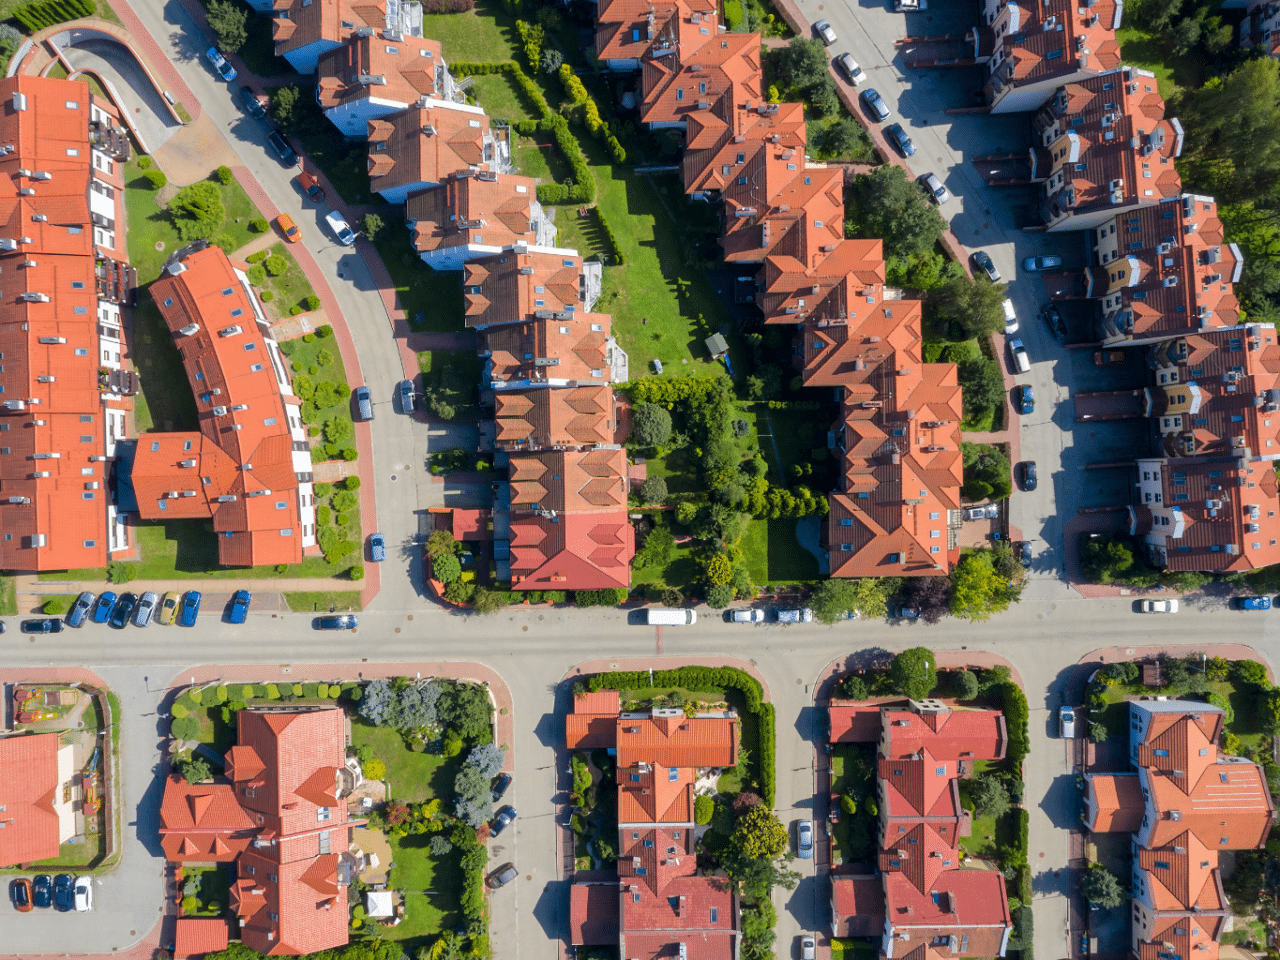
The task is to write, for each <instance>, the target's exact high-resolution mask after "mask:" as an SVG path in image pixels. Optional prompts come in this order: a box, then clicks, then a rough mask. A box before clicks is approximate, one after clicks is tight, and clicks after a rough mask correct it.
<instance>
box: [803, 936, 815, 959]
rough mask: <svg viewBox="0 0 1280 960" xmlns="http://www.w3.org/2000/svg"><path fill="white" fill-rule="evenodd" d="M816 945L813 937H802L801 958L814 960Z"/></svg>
mask: <svg viewBox="0 0 1280 960" xmlns="http://www.w3.org/2000/svg"><path fill="white" fill-rule="evenodd" d="M813 958H814V945H813V937H801V938H800V960H813Z"/></svg>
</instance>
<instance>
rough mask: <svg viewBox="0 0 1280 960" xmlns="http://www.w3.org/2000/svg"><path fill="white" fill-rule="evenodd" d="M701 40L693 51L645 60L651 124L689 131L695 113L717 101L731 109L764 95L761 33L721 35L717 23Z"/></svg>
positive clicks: (645, 112)
mask: <svg viewBox="0 0 1280 960" xmlns="http://www.w3.org/2000/svg"><path fill="white" fill-rule="evenodd" d="M691 26H692V25H691ZM703 30H706V31H707V33H705V34H703V33H702V31H703ZM698 39H700V40H702V41H703V42H701V44H700V45H698V46H696V48H694V49H692V50H690V49H688V48H687V47H683V46H680V47H678V48H677V50H676V52H675V53H674V54H672V55H666V56H653V57H650V58H648V59H646V60H645V61H644V62H643V63H642V65H641V71H642V73H641V77H642V80H641V83H642V90H643V98H642V101H641V105H640V119H641V121H643V122H644V123H647V124H649V126H650V127H651V128H653V129H661V128H665V127H676V128H680V129H683V128H684V126H685V122H686V119H687V117H688V115H689V114H691V113H695V112H697V111H699V110H706V109H709V108H710V107H711V106H712V105H713V104H716V103H720V104H721V107H720V109H722V110H725V109H726V108H727V105H728V104H736V103H741V102H744V101H747V100H752V101H754V102H756V103H759V102H760V101H761V100H763V99H764V97H763V96H762V94H761V90H760V81H761V73H760V37H759V35H758V34H754V33H725V34H719V35H716V31H715V26H714V24H711V25H706V24H702V25H699V37H698ZM655 52H656V51H655Z"/></svg>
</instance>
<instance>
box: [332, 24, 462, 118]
mask: <svg viewBox="0 0 1280 960" xmlns="http://www.w3.org/2000/svg"><path fill="white" fill-rule="evenodd" d="M316 76H317V79H318V80H319V83H318V84H317V86H316V101H317V102H318V103H319V104H320V108H321V109H322V110H324V115H325V116H326V117H328V118H329V121H330V122H331V123H332V124H333V125H334V126H336V127H337V128H338V129H339V130H341V131H342V133H343V134H344V135H345V136H348V137H363V136H364V135H365V133H366V132H367V125H368V123H369V121H371V120H376V119H377V118H378V117H385V116H389V115H391V114H395V113H399V112H400V111H402V110H407V109H408V108H409V107H411V106H413V105H414V104H418V105H420V106H421V105H427V104H430V103H431V102H432V101H434V102H436V103H441V102H448V101H450V100H451V99H452V97H453V95H454V93H455V92H456V90H457V84H455V83H454V82H453V77H452V76H450V75H449V68H448V67H447V66H446V65H445V62H444V53H443V51H442V50H441V47H440V44H439V42H438V41H436V40H430V39H427V38H425V37H422V36H412V35H402V36H401V37H400V38H399V39H398V40H395V41H394V42H390V41H389V39H388V38H387V37H386V36H385V35H384V36H381V37H375V36H374V35H373V33H372V32H367V33H363V34H360V33H353V34H351V35H349V36H348V37H347V39H346V42H345V43H343V44H342V45H340V46H336V47H334V48H332V49H330V50H326V51H325V52H324V53H322V54H320V56H319V59H318V60H317V62H316ZM459 106H461V105H460V104H459ZM470 112H475V113H481V112H482V111H480V110H479V109H478V108H472V110H471V111H470Z"/></svg>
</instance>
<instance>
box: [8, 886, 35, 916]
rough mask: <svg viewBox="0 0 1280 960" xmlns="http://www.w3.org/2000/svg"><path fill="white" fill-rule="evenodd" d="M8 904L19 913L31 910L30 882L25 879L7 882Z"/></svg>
mask: <svg viewBox="0 0 1280 960" xmlns="http://www.w3.org/2000/svg"><path fill="white" fill-rule="evenodd" d="M9 902H10V903H12V904H13V909H15V910H17V911H18V912H19V913H27V912H28V911H30V909H31V881H30V880H28V879H27V878H26V877H18V879H16V880H11V881H9Z"/></svg>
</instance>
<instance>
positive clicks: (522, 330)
mask: <svg viewBox="0 0 1280 960" xmlns="http://www.w3.org/2000/svg"><path fill="white" fill-rule="evenodd" d="M616 348H617V344H616V342H615V341H614V339H613V336H612V335H611V334H610V332H609V316H608V314H596V313H583V314H566V313H562V314H560V315H558V316H557V317H553V318H541V317H539V318H535V319H534V320H531V321H526V322H524V323H508V324H503V325H502V326H499V327H487V328H485V329H484V330H481V331H480V336H479V339H478V349H479V352H480V356H481V357H483V358H484V361H485V362H484V380H485V382H486V383H487V384H488V385H489V387H490V388H491V389H493V390H495V391H498V390H513V389H528V388H530V387H576V386H587V385H590V384H592V383H609V382H610V381H613V380H614V363H615V359H616V358H615V356H614V351H615V349H616ZM621 379H622V380H625V379H626V378H625V377H623V378H621ZM618 382H620V381H618Z"/></svg>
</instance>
